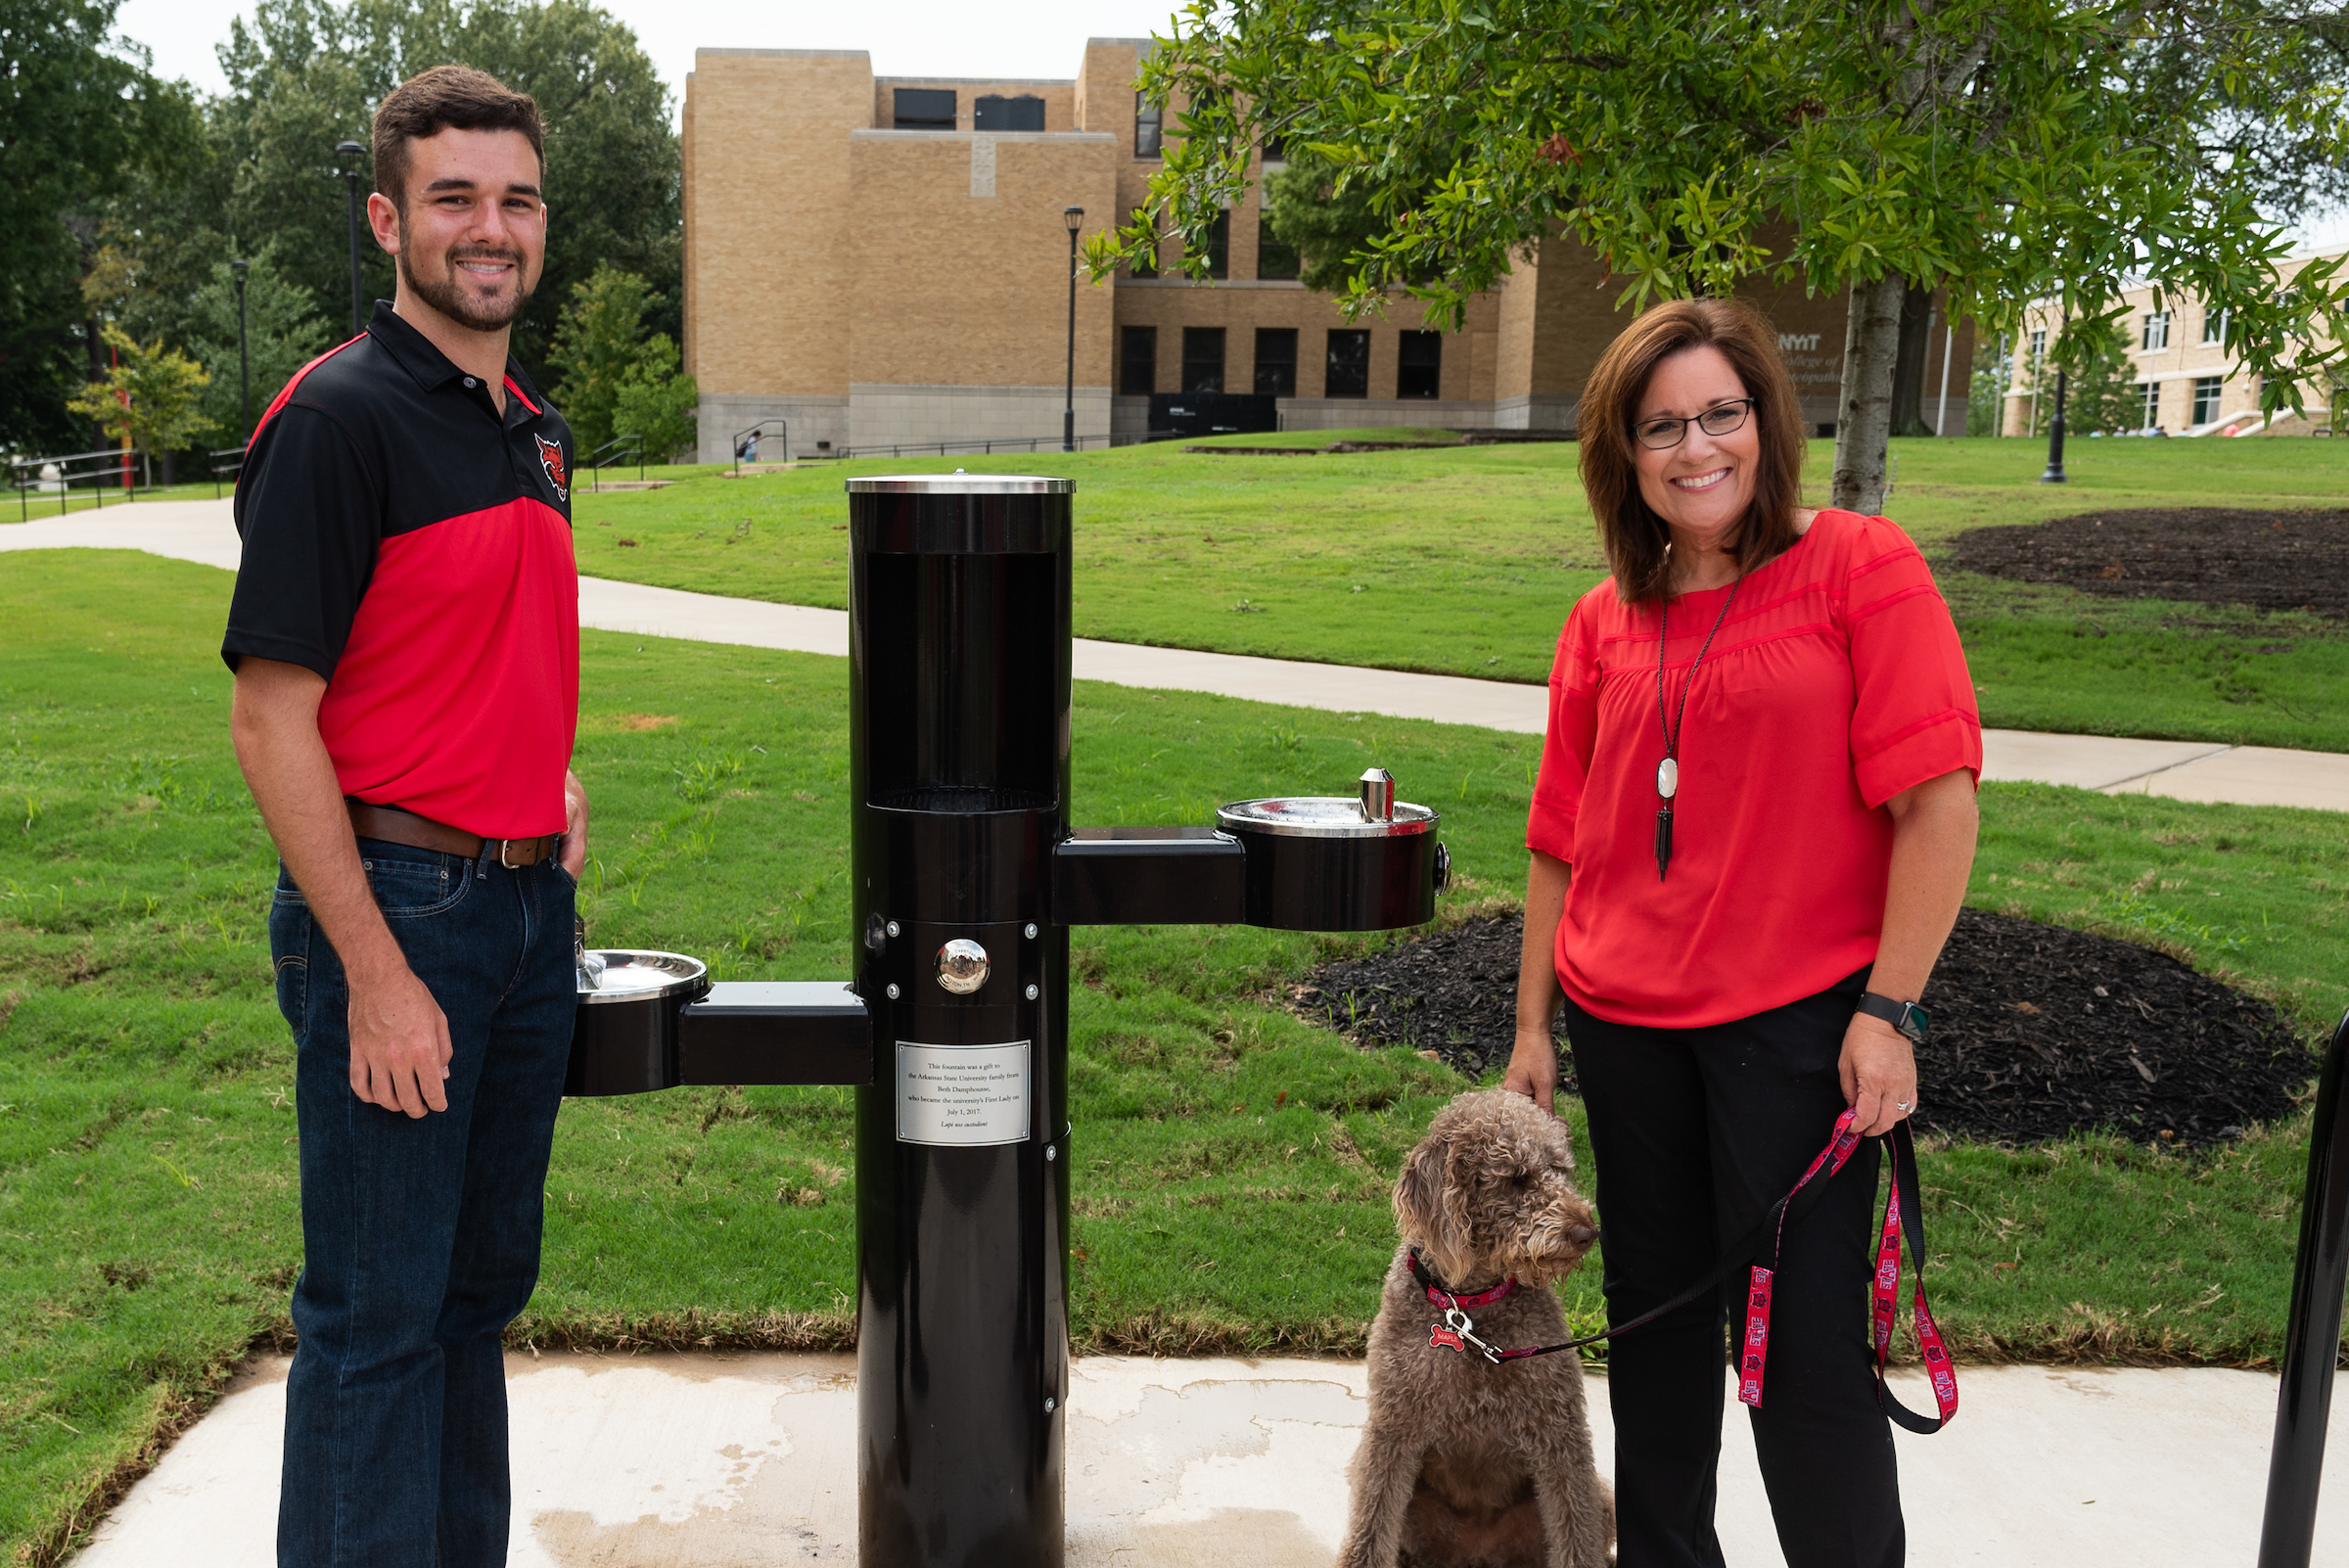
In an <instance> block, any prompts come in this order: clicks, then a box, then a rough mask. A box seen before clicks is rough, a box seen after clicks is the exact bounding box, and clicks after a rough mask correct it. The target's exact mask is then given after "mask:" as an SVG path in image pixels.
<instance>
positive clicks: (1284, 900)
mask: <svg viewBox="0 0 2349 1568" xmlns="http://www.w3.org/2000/svg"><path fill="white" fill-rule="evenodd" d="M1394 791H1395V781H1394V780H1393V779H1392V778H1390V777H1388V776H1387V774H1386V770H1385V769H1383V768H1372V769H1371V770H1370V771H1369V772H1367V773H1365V774H1363V775H1362V791H1361V795H1360V797H1359V799H1358V798H1349V797H1347V796H1343V795H1287V796H1274V797H1271V798H1269V799H1266V800H1257V801H1234V802H1232V803H1231V804H1230V805H1228V806H1225V807H1221V808H1219V809H1218V810H1217V812H1216V826H1217V827H1219V828H1221V830H1222V831H1223V832H1225V833H1228V834H1230V835H1231V836H1232V837H1233V838H1235V839H1237V840H1239V841H1240V843H1241V845H1242V846H1243V847H1245V848H1246V850H1247V852H1248V895H1247V899H1248V904H1247V907H1248V916H1247V918H1248V923H1249V924H1250V925H1252V926H1272V927H1276V928H1278V929H1281V930H1285V931H1390V930H1393V929H1395V928H1396V927H1398V926H1415V925H1420V924H1422V923H1424V922H1426V921H1428V920H1432V919H1434V918H1435V913H1436V895H1437V894H1438V893H1439V892H1441V891H1442V890H1443V887H1444V884H1445V882H1446V881H1447V880H1449V877H1450V873H1451V856H1450V855H1449V854H1447V853H1446V852H1445V849H1444V846H1443V845H1442V844H1441V843H1439V842H1438V841H1437V839H1436V828H1437V826H1438V824H1439V823H1441V822H1442V820H1443V818H1442V816H1441V815H1440V814H1438V813H1437V812H1435V811H1433V810H1430V809H1429V808H1428V807H1424V806H1412V805H1410V804H1408V803H1406V802H1398V801H1397V800H1396V799H1395V793H1394Z"/></svg>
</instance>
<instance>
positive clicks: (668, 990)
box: [563, 947, 710, 1094]
mask: <svg viewBox="0 0 2349 1568" xmlns="http://www.w3.org/2000/svg"><path fill="white" fill-rule="evenodd" d="M584 957H585V958H586V959H588V960H600V961H601V965H602V967H601V969H600V971H599V970H598V969H597V966H596V963H595V962H593V961H589V962H583V963H581V964H580V965H579V972H580V973H579V1006H578V1012H577V1014H576V1019H575V1021H574V1023H573V1026H572V1033H571V1067H570V1070H569V1071H568V1072H566V1073H565V1074H564V1076H563V1092H564V1093H566V1094H641V1093H643V1092H645V1091H646V1090H648V1089H661V1088H668V1087H671V1086H672V1085H674V1084H676V1082H677V1015H678V1014H679V1013H681V1012H683V1011H684V1009H685V1006H686V1004H687V1003H689V1002H694V1001H699V1000H700V999H701V998H702V997H703V996H704V995H706V994H708V992H709V990H710V966H709V965H707V964H705V963H703V962H702V961H701V960H700V959H699V958H688V957H686V956H685V955H684V954H683V953H676V952H644V951H639V950H636V949H633V948H627V947H616V948H615V947H607V948H598V949H595V950H592V951H589V952H587V953H585V954H584ZM591 985H592V989H590V987H591Z"/></svg>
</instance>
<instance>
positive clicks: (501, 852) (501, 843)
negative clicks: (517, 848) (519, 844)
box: [497, 839, 523, 871]
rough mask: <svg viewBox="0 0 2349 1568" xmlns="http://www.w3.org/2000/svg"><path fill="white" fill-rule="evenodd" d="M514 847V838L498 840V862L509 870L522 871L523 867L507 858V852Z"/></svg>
mask: <svg viewBox="0 0 2349 1568" xmlns="http://www.w3.org/2000/svg"><path fill="white" fill-rule="evenodd" d="M512 848H514V841H513V840H512V839H500V840H498V841H497V863H498V864H499V865H502V866H504V867H505V868H506V869H507V870H509V871H520V870H522V869H523V867H521V866H518V865H516V864H515V863H514V862H513V861H511V860H509V859H507V858H506V852H507V851H508V850H511V849H512Z"/></svg>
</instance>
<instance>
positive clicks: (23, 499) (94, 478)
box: [8, 446, 147, 518]
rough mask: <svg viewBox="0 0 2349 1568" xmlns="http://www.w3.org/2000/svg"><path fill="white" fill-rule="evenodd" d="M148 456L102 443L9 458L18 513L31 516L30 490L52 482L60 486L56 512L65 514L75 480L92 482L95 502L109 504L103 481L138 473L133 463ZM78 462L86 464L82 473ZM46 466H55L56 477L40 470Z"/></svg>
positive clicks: (133, 449)
mask: <svg viewBox="0 0 2349 1568" xmlns="http://www.w3.org/2000/svg"><path fill="white" fill-rule="evenodd" d="M146 455H147V454H146V453H145V452H143V451H141V450H139V449H138V448H137V447H132V448H131V449H130V450H128V451H125V450H123V449H122V448H121V447H119V446H100V447H95V448H93V449H92V450H90V451H86V452H59V453H56V454H54V455H51V456H48V457H14V458H10V459H9V461H8V467H9V473H10V483H11V484H14V485H15V486H16V490H17V511H18V514H19V516H20V518H29V517H30V516H31V499H30V497H31V492H32V491H34V490H36V489H46V488H47V487H48V486H49V485H51V484H55V485H56V486H57V515H58V516H59V517H64V516H65V515H66V501H67V498H68V495H69V492H70V491H71V490H72V488H73V485H74V484H75V483H76V482H78V481H83V480H87V481H90V482H91V485H90V487H91V490H92V491H93V493H94V497H95V499H96V502H97V504H98V505H99V506H101V507H103V506H105V505H106V492H107V490H108V488H109V487H110V486H109V485H107V484H104V483H103V482H104V481H106V480H108V479H111V478H113V477H114V476H115V475H119V474H124V473H136V472H137V470H136V469H135V467H134V466H133V465H134V464H135V463H136V462H137V460H139V459H142V458H144V457H145V456H146ZM75 464H84V465H86V466H85V467H84V468H83V469H82V471H81V472H80V473H75V472H73V467H74V465H75ZM45 468H55V469H56V470H57V476H56V478H55V479H50V478H48V477H46V476H44V475H43V474H42V473H41V470H43V469H45ZM131 488H132V489H134V490H135V489H137V488H138V484H136V482H135V481H134V482H133V484H131Z"/></svg>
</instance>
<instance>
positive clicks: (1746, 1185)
mask: <svg viewBox="0 0 2349 1568" xmlns="http://www.w3.org/2000/svg"><path fill="white" fill-rule="evenodd" d="M1866 980H1867V972H1866V971H1865V970H1862V971H1861V972H1860V973H1859V974H1856V975H1853V976H1852V977H1851V978H1849V979H1848V980H1845V981H1843V982H1841V983H1840V984H1838V985H1835V986H1832V987H1829V988H1828V989H1827V990H1825V991H1823V992H1819V994H1817V995H1815V996H1807V997H1805V998H1803V999H1802V1000H1801V1001H1798V1002H1792V1003H1790V1004H1788V1005H1786V1006H1784V1007H1775V1008H1773V1009H1771V1010H1770V1011H1769V1012H1766V1013H1757V1014H1755V1015H1754V1016H1753V1017H1751V1018H1741V1019H1738V1020H1736V1021H1735V1022H1733V1023H1727V1024H1718V1025H1715V1026H1713V1027H1712V1028H1709V1029H1647V1028H1642V1027H1639V1026H1636V1025H1628V1024H1611V1023H1608V1022H1606V1021H1605V1020H1603V1019H1599V1018H1593V1017H1591V1016H1590V1015H1589V1013H1586V1012H1584V1011H1583V1010H1582V1009H1581V1008H1579V1007H1577V1006H1575V1005H1574V1004H1573V1003H1572V1002H1571V1001H1570V1002H1568V1003H1567V1004H1566V1029H1567V1035H1568V1038H1570V1039H1571V1041H1572V1043H1573V1047H1574V1067H1575V1074H1576V1076H1577V1077H1578V1078H1579V1079H1580V1080H1581V1083H1582V1091H1583V1099H1584V1104H1585V1105H1586V1107H1587V1108H1588V1110H1589V1116H1590V1144H1591V1152H1592V1154H1593V1155H1594V1156H1595V1160H1596V1164H1597V1167H1598V1172H1597V1176H1598V1210H1599V1245H1600V1248H1601V1249H1602V1251H1603V1252H1604V1255H1605V1259H1606V1292H1607V1314H1608V1317H1609V1318H1610V1320H1612V1321H1614V1322H1622V1321H1624V1320H1625V1319H1626V1318H1629V1317H1634V1316H1636V1315H1637V1314H1640V1313H1643V1312H1645V1311H1647V1310H1648V1309H1649V1308H1651V1307H1654V1306H1656V1305H1658V1304H1659V1303H1661V1302H1665V1301H1668V1300H1670V1299H1671V1298H1672V1297H1674V1296H1676V1295H1678V1294H1679V1293H1680V1292H1681V1290H1683V1289H1685V1288H1686V1287H1687V1285H1688V1283H1689V1281H1690V1280H1692V1279H1694V1278H1696V1277H1697V1276H1698V1275H1700V1274H1701V1273H1702V1272H1703V1271H1704V1270H1705V1268H1708V1267H1709V1266H1710V1265H1711V1264H1712V1262H1713V1261H1714V1260H1715V1259H1716V1258H1718V1257H1719V1256H1720V1255H1721V1253H1722V1251H1723V1250H1724V1249H1726V1248H1727V1247H1728V1246H1730V1245H1731V1244H1733V1243H1734V1242H1736V1241H1737V1240H1738V1239H1739V1238H1740V1237H1742V1236H1743V1235H1744V1234H1745V1233H1746V1232H1747V1231H1748V1230H1750V1229H1752V1228H1753V1226H1754V1224H1755V1222H1757V1221H1759V1220H1760V1218H1761V1217H1762V1216H1763V1214H1765V1213H1766V1212H1768V1210H1769V1209H1770V1206H1771V1205H1772V1204H1773V1203H1775V1202H1777V1200H1778V1199H1779V1198H1781V1197H1783V1196H1784V1195H1785V1194H1786V1191H1787V1189H1788V1188H1790V1187H1792V1186H1793V1185H1794V1183H1795V1181H1796V1179H1797V1178H1798V1177H1800V1176H1802V1174H1803V1171H1804V1169H1805V1168H1806V1167H1808V1166H1809V1165H1810V1163H1811V1160H1812V1158H1813V1156H1815V1155H1817V1154H1818V1153H1819V1150H1820V1149H1821V1148H1823V1147H1824V1146H1825V1145H1826V1141H1827V1135H1828V1133H1829V1131H1830V1130H1832V1129H1833V1127H1834V1124H1835V1119H1836V1118H1837V1117H1838V1116H1840V1115H1841V1114H1842V1113H1843V1109H1844V1100H1843V1089H1842V1085H1841V1084H1840V1081H1839V1080H1838V1078H1837V1074H1836V1064H1837V1061H1838V1059H1839V1057H1840V1056H1841V1054H1842V1050H1843V1036H1844V1030H1845V1029H1846V1027H1848V1026H1849V1025H1850V1023H1851V1020H1852V1012H1853V1009H1854V1008H1855V1007H1856V1006H1857V1005H1858V1004H1859V1001H1860V996H1861V993H1862V992H1863V991H1864V990H1865V985H1866ZM1877 1150H1878V1145H1877V1143H1876V1142H1875V1141H1874V1140H1873V1139H1870V1140H1869V1141H1868V1142H1866V1143H1865V1144H1863V1145H1862V1146H1861V1148H1860V1150H1859V1152H1857V1153H1855V1154H1854V1155H1853V1156H1852V1158H1851V1160H1850V1162H1849V1163H1848V1164H1846V1165H1845V1166H1844V1168H1843V1173H1842V1175H1840V1176H1837V1177H1835V1179H1834V1180H1833V1181H1832V1182H1831V1183H1830V1184H1829V1185H1828V1187H1827V1190H1826V1192H1825V1194H1824V1195H1823V1196H1822V1198H1821V1199H1820V1200H1819V1203H1818V1204H1817V1205H1816V1206H1815V1207H1813V1208H1812V1209H1811V1210H1810V1212H1809V1213H1808V1214H1807V1215H1803V1216H1801V1217H1799V1218H1798V1219H1797V1221H1796V1222H1795V1223H1794V1224H1793V1225H1791V1226H1789V1227H1788V1229H1787V1231H1786V1238H1785V1250H1784V1252H1783V1254H1782V1255H1781V1257H1780V1261H1779V1265H1778V1272H1777V1276H1776V1278H1775V1280H1774V1281H1773V1302H1772V1310H1771V1322H1770V1363H1769V1369H1768V1376H1767V1378H1766V1380H1765V1383H1764V1387H1763V1404H1762V1407H1761V1408H1760V1409H1758V1410H1754V1411H1752V1412H1751V1415H1752V1419H1753V1428H1754V1447H1755V1449H1756V1451H1757V1453H1759V1455H1760V1458H1761V1463H1762V1481H1763V1484H1764V1486H1766V1487H1767V1488H1768V1489H1769V1492H1770V1507H1771V1513H1772V1514H1773V1517H1774V1518H1775V1519H1776V1522H1777V1528H1778V1544H1779V1545H1780V1547H1781V1548H1782V1549H1783V1550H1784V1551H1785V1554H1786V1562H1787V1565H1788V1568H1895V1565H1897V1564H1899V1563H1900V1562H1901V1561H1902V1560H1903V1557H1904V1555H1905V1553H1906V1550H1907V1536H1906V1534H1905V1531H1904V1528H1903V1525H1902V1522H1901V1499H1900V1486H1899V1477H1898V1475H1897V1473H1896V1471H1895V1468H1894V1464H1893V1454H1892V1432H1891V1428H1890V1426H1889V1424H1888V1423H1887V1422H1886V1420H1885V1418H1884V1415H1883V1413H1882V1412H1881V1411H1880V1410H1879V1409H1878V1408H1877V1407H1876V1398H1875V1382H1874V1374H1873V1372H1872V1371H1871V1370H1870V1362H1869V1353H1868V1347H1867V1314H1868V1283H1869V1277H1870V1274H1871V1273H1872V1271H1873V1269H1874V1267H1875V1256H1874V1245H1873V1244H1874V1240H1875V1237H1874V1234H1873V1230H1874V1227H1873V1223H1872V1220H1873V1216H1872V1214H1871V1212H1870V1210H1871V1206H1872V1200H1873V1197H1874V1193H1875V1182H1876V1168H1877ZM1759 1261H1760V1262H1761V1263H1762V1264H1763V1265H1764V1266H1766V1267H1767V1266H1768V1264H1769V1262H1770V1259H1769V1256H1768V1249H1767V1246H1766V1247H1765V1249H1764V1254H1763V1256H1762V1257H1761V1259H1760V1260H1759ZM1744 1287H1745V1274H1744V1268H1743V1266H1742V1265H1740V1267H1739V1268H1737V1269H1736V1271H1735V1272H1734V1273H1733V1274H1732V1275H1731V1276H1730V1278H1729V1280H1728V1282H1727V1285H1726V1286H1725V1287H1724V1288H1723V1289H1722V1290H1720V1291H1718V1292H1716V1293H1715V1294H1714V1295H1713V1296H1712V1297H1710V1298H1707V1299H1705V1300H1701V1301H1698V1302H1694V1303H1691V1304H1690V1305H1689V1306H1687V1307H1685V1308H1683V1309H1681V1311H1679V1312H1677V1313H1674V1314H1671V1315H1670V1316H1668V1317H1664V1318H1661V1319H1659V1320H1658V1321H1657V1322H1656V1323H1654V1324H1653V1325H1652V1326H1650V1327H1647V1328H1643V1329H1640V1330H1638V1331H1636V1332H1635V1333H1631V1334H1627V1335H1625V1336H1624V1337H1623V1338H1622V1339H1619V1340H1616V1341H1615V1342H1614V1343H1613V1344H1612V1345H1611V1347H1610V1348H1609V1350H1608V1352H1607V1399H1608V1403H1609V1405H1610V1407H1612V1409H1613V1411H1614V1416H1615V1518H1616V1532H1617V1541H1618V1544H1619V1545H1618V1561H1619V1562H1620V1564H1621V1565H1622V1568H1721V1563H1722V1555H1721V1543H1720V1541H1719V1540H1718V1539H1717V1538H1716V1537H1715V1535H1714V1533H1713V1505H1714V1497H1715V1490H1716V1488H1715V1480H1714V1470H1715V1467H1716V1464H1717V1462H1718V1460H1719V1458H1720V1454H1721V1414H1722V1405H1723V1401H1724V1394H1723V1380H1724V1378H1725V1376H1726V1375H1727V1368H1728V1364H1729V1346H1730V1339H1729V1334H1730V1332H1731V1331H1733V1330H1738V1329H1742V1327H1743V1321H1742V1308H1743V1305H1744V1300H1745V1288H1744ZM1732 1302H1733V1303H1735V1304H1736V1305H1737V1306H1738V1308H1739V1309H1740V1313H1739V1320H1738V1321H1737V1322H1736V1323H1734V1324H1730V1323H1728V1322H1727V1314H1726V1307H1727V1304H1729V1303H1732Z"/></svg>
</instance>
